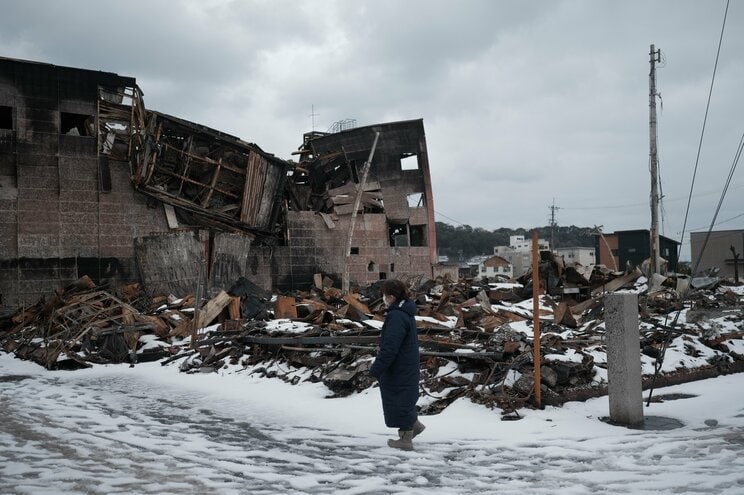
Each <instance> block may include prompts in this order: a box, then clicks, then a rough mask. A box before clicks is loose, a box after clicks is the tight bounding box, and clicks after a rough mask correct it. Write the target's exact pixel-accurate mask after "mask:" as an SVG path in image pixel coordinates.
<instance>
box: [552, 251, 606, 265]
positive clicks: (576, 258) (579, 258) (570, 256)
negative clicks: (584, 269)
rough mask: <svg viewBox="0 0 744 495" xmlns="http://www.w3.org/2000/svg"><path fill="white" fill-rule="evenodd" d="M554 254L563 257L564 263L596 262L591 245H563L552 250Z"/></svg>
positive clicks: (588, 263)
mask: <svg viewBox="0 0 744 495" xmlns="http://www.w3.org/2000/svg"><path fill="white" fill-rule="evenodd" d="M553 251H554V252H555V254H557V255H558V256H560V257H561V258H563V262H564V263H579V264H580V265H584V266H590V265H594V264H596V263H597V257H596V256H595V255H594V252H595V251H594V248H593V247H565V248H557V249H554V250H553Z"/></svg>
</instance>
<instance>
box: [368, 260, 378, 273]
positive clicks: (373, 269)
mask: <svg viewBox="0 0 744 495" xmlns="http://www.w3.org/2000/svg"><path fill="white" fill-rule="evenodd" d="M367 271H368V272H376V271H377V263H375V262H374V261H370V262H369V265H367Z"/></svg>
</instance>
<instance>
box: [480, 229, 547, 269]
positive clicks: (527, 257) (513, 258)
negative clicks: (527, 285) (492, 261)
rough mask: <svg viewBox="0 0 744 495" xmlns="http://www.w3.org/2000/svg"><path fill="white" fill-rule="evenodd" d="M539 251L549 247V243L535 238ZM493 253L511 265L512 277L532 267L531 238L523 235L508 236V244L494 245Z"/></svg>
mask: <svg viewBox="0 0 744 495" xmlns="http://www.w3.org/2000/svg"><path fill="white" fill-rule="evenodd" d="M537 247H538V249H539V250H540V251H547V250H549V249H550V243H549V242H548V241H546V240H544V239H538V240H537ZM493 254H494V255H496V256H501V257H502V258H504V259H505V260H506V261H508V262H509V263H511V265H512V273H513V276H514V277H521V276H522V275H524V274H525V273H527V271H528V270H529V269H530V267H532V239H525V238H524V236H523V235H512V236H509V245H508V246H496V247H495V248H493Z"/></svg>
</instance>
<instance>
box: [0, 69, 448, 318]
mask: <svg viewBox="0 0 744 495" xmlns="http://www.w3.org/2000/svg"><path fill="white" fill-rule="evenodd" d="M376 133H379V141H378V143H377V146H376V150H375V153H374V155H373V159H372V160H371V163H370V167H369V175H368V179H367V180H366V184H365V187H364V190H362V191H359V187H358V185H359V183H360V172H361V170H362V168H363V166H364V163H365V161H366V160H367V157H368V156H369V154H370V151H371V148H372V143H373V138H374V136H375V134H376ZM296 153H297V154H299V156H300V159H299V161H298V162H295V161H289V160H282V159H279V158H277V157H276V156H274V155H273V154H271V153H267V152H265V151H263V150H262V149H261V148H260V147H259V146H258V145H256V144H253V143H249V142H246V141H243V140H241V139H239V138H237V137H234V136H231V135H229V134H226V133H223V132H220V131H217V130H215V129H211V128H208V127H206V126H202V125H200V124H196V123H193V122H188V121H186V120H183V119H179V118H177V117H173V116H169V115H166V114H163V113H160V112H155V111H151V110H148V109H146V108H145V105H144V100H143V93H142V91H141V90H140V88H139V87H138V86H137V83H136V80H135V79H134V78H132V77H123V76H119V75H117V74H112V73H107V72H100V71H92V70H84V69H76V68H69V67H59V66H55V65H51V64H44V63H36V62H28V61H21V60H15V59H7V58H0V298H1V299H0V311H3V310H7V309H10V308H16V307H18V306H21V305H25V304H32V303H34V302H36V301H37V300H38V299H39V297H41V296H42V295H44V294H48V293H50V292H52V291H53V290H54V289H57V288H59V287H62V286H64V285H66V284H67V283H69V282H70V281H72V280H75V279H77V278H79V277H80V276H82V275H88V276H90V277H91V278H92V279H93V280H95V281H96V282H102V281H106V280H110V281H130V280H138V281H141V282H142V283H143V284H144V286H145V288H146V289H147V290H148V292H151V293H155V292H169V293H174V294H186V293H195V292H197V291H198V290H199V289H202V290H203V291H204V295H207V294H208V293H210V292H213V291H215V290H219V289H221V288H226V287H229V286H230V285H231V284H233V283H234V282H235V280H237V279H238V278H240V277H246V278H247V279H249V280H250V281H252V282H254V283H255V284H257V285H259V286H261V287H263V288H266V289H273V288H279V289H291V288H307V287H308V286H309V285H310V284H311V283H312V277H313V275H314V274H316V273H322V274H323V275H324V276H327V277H329V278H330V279H332V280H334V281H339V280H340V278H341V274H342V272H343V271H344V269H346V271H348V273H349V278H350V280H351V281H352V283H356V284H360V285H363V284H367V283H370V282H372V281H376V280H380V279H384V278H398V277H402V276H409V275H420V274H423V275H426V276H431V270H432V265H433V264H434V263H435V262H436V256H435V253H436V238H435V231H434V210H433V203H432V193H431V182H430V177H429V166H428V157H427V152H426V140H425V135H424V127H423V122H422V121H421V120H413V121H405V122H395V123H386V124H379V125H373V126H368V127H360V128H354V129H347V130H344V131H341V132H337V133H317V132H314V133H308V134H306V135H305V136H304V139H303V142H302V145H301V146H300V149H299V151H298V152H296ZM357 193H359V195H360V196H359V205H360V206H359V209H358V213H357V214H356V221H355V222H354V229H353V232H349V227H350V226H351V224H352V221H351V219H352V217H353V216H354V215H352V210H353V205H354V204H355V200H356V196H357ZM349 240H350V241H349ZM349 242H350V243H351V249H350V256H347V253H346V249H345V246H346V245H347V244H348V243H349Z"/></svg>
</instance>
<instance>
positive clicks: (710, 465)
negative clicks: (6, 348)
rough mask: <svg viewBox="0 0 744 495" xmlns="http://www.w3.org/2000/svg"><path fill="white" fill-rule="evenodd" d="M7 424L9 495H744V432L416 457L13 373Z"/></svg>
mask: <svg viewBox="0 0 744 495" xmlns="http://www.w3.org/2000/svg"><path fill="white" fill-rule="evenodd" d="M168 387H170V388H168ZM0 415H1V416H0V445H2V449H1V450H0V493H2V494H21V493H23V494H25V493H33V494H46V493H49V494H52V493H53V494H58V493H65V494H75V493H81V494H114V493H116V494H123V493H131V494H179V495H183V494H191V493H194V494H197V493H198V494H210V493H219V494H239V493H240V494H243V493H250V494H264V493H266V494H268V493H271V494H274V493H290V494H291V493H298V494H299V493H346V494H354V493H421V494H424V493H426V494H428V495H431V494H433V493H452V494H470V493H500V494H504V493H521V494H553V493H561V494H563V493H567V494H590V493H627V494H631V493H632V494H639V493H658V492H661V493H718V494H720V493H724V494H732V495H733V494H740V493H744V474H742V469H741V468H742V465H743V464H744V463H743V462H742V460H741V459H742V458H744V457H742V454H744V432H742V431H741V429H739V430H732V429H726V430H721V429H716V428H710V429H709V430H705V431H696V432H694V433H690V434H685V435H680V434H676V435H673V436H665V435H669V434H668V433H664V432H658V433H657V432H649V433H648V435H651V436H656V438H657V440H658V443H652V445H656V447H655V448H654V447H653V446H652V447H651V448H649V437H648V435H631V436H627V437H622V436H621V437H620V438H619V439H617V438H616V439H613V440H612V441H611V442H610V443H609V444H608V443H607V442H606V440H603V439H582V440H575V439H574V440H570V439H567V440H553V441H549V442H544V443H541V444H540V445H537V444H530V443H524V444H520V445H519V447H514V446H513V443H512V446H511V447H506V446H505V445H498V444H497V443H494V442H493V441H490V442H486V441H482V442H479V441H468V442H466V443H464V444H462V445H453V444H452V443H436V442H421V443H420V445H419V448H418V451H417V452H412V453H405V452H398V451H393V450H391V449H388V448H387V447H382V446H381V445H384V437H382V436H380V437H379V438H368V437H365V438H362V437H353V436H344V435H337V434H334V433H333V432H330V431H319V430H310V429H307V428H302V427H296V426H292V427H287V426H284V425H281V424H276V421H272V418H262V419H260V420H256V419H255V418H252V419H236V414H235V413H234V411H225V410H224V407H223V404H219V403H215V402H214V401H211V402H209V401H207V400H205V399H202V398H200V397H198V396H196V394H192V393H190V392H189V391H188V390H186V389H180V388H176V386H175V385H174V386H166V388H158V387H156V386H154V385H150V384H148V382H147V381H146V380H145V379H144V378H143V377H141V376H131V375H127V374H126V373H122V374H115V373H114V374H107V375H105V376H100V377H95V378H90V377H85V378H84V377H78V376H77V375H76V374H75V373H70V374H65V375H52V374H47V375H45V374H41V375H34V376H24V375H12V374H11V375H8V374H5V375H2V370H0ZM244 418H251V414H250V412H248V413H247V414H246V415H245V416H244ZM656 490H659V491H658V492H657V491H656Z"/></svg>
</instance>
